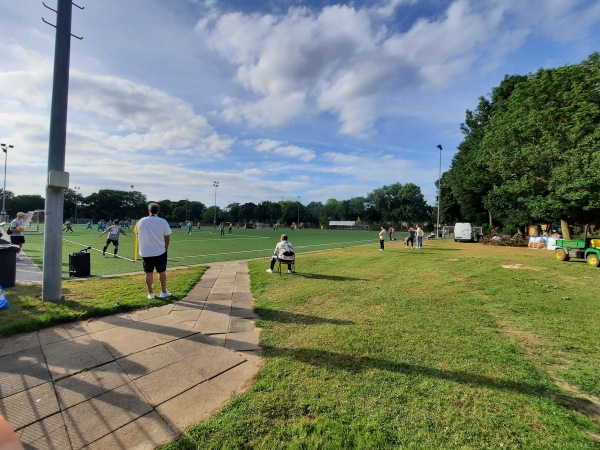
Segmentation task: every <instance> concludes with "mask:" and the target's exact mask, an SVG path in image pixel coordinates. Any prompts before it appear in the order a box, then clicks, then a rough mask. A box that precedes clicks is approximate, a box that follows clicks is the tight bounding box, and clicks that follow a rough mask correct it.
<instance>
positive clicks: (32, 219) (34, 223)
mask: <svg viewBox="0 0 600 450" xmlns="http://www.w3.org/2000/svg"><path fill="white" fill-rule="evenodd" d="M45 213H46V211H45V210H43V209H36V210H35V211H28V212H27V213H26V214H25V219H23V224H24V227H25V231H26V232H27V233H40V232H42V231H43V230H40V225H42V224H43V223H44V218H45V217H46V216H45Z"/></svg>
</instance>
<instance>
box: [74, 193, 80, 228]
mask: <svg viewBox="0 0 600 450" xmlns="http://www.w3.org/2000/svg"><path fill="white" fill-rule="evenodd" d="M74 189H75V225H77V204H78V203H79V197H78V192H79V189H81V188H80V187H79V186H75V188H74Z"/></svg>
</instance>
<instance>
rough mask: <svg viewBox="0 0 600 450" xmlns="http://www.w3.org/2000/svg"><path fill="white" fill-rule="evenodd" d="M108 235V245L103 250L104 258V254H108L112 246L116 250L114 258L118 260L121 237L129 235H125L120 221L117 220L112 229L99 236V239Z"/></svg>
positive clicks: (109, 228)
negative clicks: (107, 251)
mask: <svg viewBox="0 0 600 450" xmlns="http://www.w3.org/2000/svg"><path fill="white" fill-rule="evenodd" d="M106 233H108V239H106V244H105V245H104V248H103V249H102V256H104V254H105V253H106V250H107V249H108V246H109V245H110V244H112V245H113V247H114V248H115V251H114V253H113V258H116V257H117V252H118V251H119V235H121V234H122V235H123V236H127V234H125V230H123V228H121V227H120V225H119V221H118V220H115V221H114V222H113V224H112V225H111V226H110V227H108V228H107V229H106V230H105V231H103V232H102V233H100V234H99V235H98V237H100V236H102V235H103V234H106Z"/></svg>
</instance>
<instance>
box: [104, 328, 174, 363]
mask: <svg viewBox="0 0 600 450" xmlns="http://www.w3.org/2000/svg"><path fill="white" fill-rule="evenodd" d="M132 331H135V333H133V334H131V335H129V337H128V338H127V339H123V340H110V341H109V342H107V341H102V342H103V344H104V346H105V347H106V349H107V350H108V352H109V353H110V354H111V355H112V356H113V358H114V359H118V358H122V357H124V356H127V355H131V354H133V353H137V352H141V351H142V350H147V349H149V348H152V347H156V346H158V345H161V344H164V342H165V341H163V340H160V339H158V338H157V337H156V336H154V335H153V334H152V333H150V332H148V331H138V330H132Z"/></svg>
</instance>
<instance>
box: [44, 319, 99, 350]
mask: <svg viewBox="0 0 600 450" xmlns="http://www.w3.org/2000/svg"><path fill="white" fill-rule="evenodd" d="M91 332H92V330H91V329H90V327H89V326H88V324H87V323H86V322H76V323H69V324H66V325H60V326H57V327H52V328H46V329H45V330H40V331H38V338H39V340H40V345H47V344H52V343H54V342H59V341H64V340H65V339H72V338H75V337H79V336H85V335H86V334H90V333H91Z"/></svg>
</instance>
